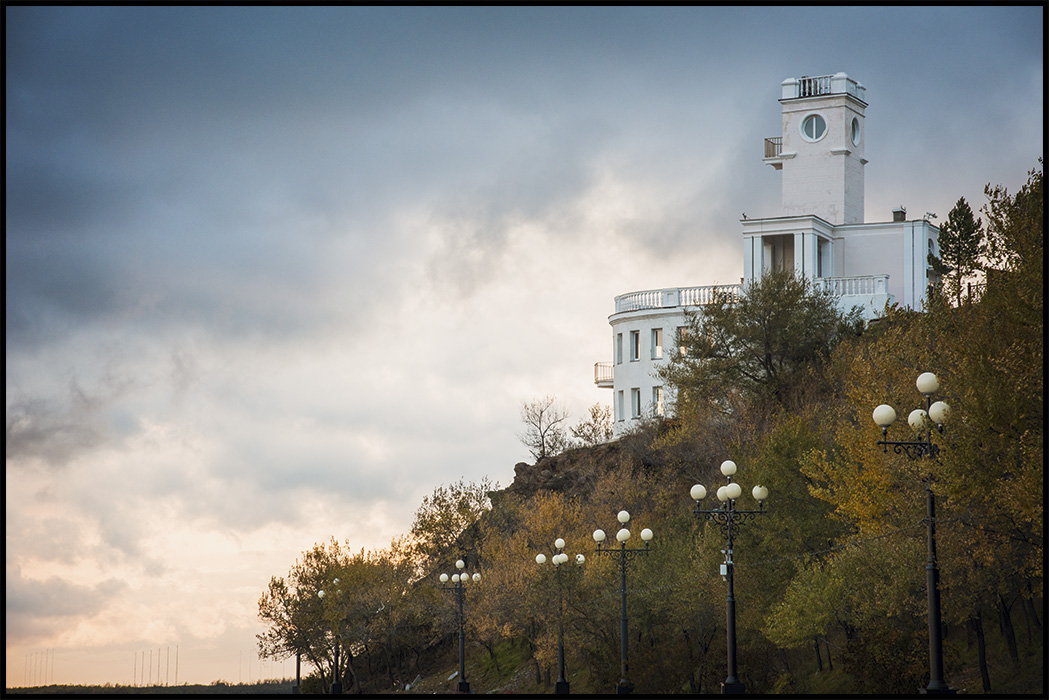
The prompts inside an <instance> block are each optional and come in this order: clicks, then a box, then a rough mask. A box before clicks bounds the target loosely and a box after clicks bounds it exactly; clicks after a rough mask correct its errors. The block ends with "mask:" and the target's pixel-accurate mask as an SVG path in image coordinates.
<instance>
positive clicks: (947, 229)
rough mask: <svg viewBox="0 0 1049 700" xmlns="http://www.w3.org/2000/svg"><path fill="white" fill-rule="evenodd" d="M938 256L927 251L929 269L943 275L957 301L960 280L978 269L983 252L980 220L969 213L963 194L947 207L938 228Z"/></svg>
mask: <svg viewBox="0 0 1049 700" xmlns="http://www.w3.org/2000/svg"><path fill="white" fill-rule="evenodd" d="M939 245H940V257H939V258H937V257H936V256H934V255H933V254H932V253H931V252H930V253H929V263H930V264H931V265H932V267H933V269H934V270H935V271H936V272H938V273H939V274H941V275H944V276H945V277H946V278H947V283H948V287H949V289H950V292H951V295H952V296H953V297H954V298H955V299H956V300H957V301H958V303H961V290H962V282H963V280H965V279H966V278H968V277H970V276H971V275H972V274H973V272H975V271H976V270H978V269H980V266H981V265H980V263H981V258H982V257H983V254H984V247H985V246H984V230H983V222H982V221H981V220H980V219H978V218H976V217H975V216H974V215H973V210H972V209H971V208H970V207H969V203H968V202H966V201H965V197H961V198H959V199H958V202H957V203H956V204H955V205H954V208H953V209H951V211H950V213H949V214H948V215H947V219H946V220H945V221H944V223H943V226H941V227H940V235H939Z"/></svg>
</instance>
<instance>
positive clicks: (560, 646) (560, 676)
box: [535, 537, 586, 695]
mask: <svg viewBox="0 0 1049 700" xmlns="http://www.w3.org/2000/svg"><path fill="white" fill-rule="evenodd" d="M554 548H555V549H557V554H555V555H553V556H552V557H550V562H551V563H552V564H553V565H554V576H555V578H557V683H555V684H554V694H555V695H568V681H567V680H566V679H565V628H564V619H563V616H564V594H563V593H562V589H561V565H562V564H567V563H568V555H567V554H565V553H564V552H562V551H561V550H563V549H564V548H565V541H564V540H563V539H561V538H560V537H558V538H557V539H556V540H554ZM585 561H586V557H584V556H583V555H582V554H577V555H575V563H576V566H582V565H583V563H584V562H585ZM535 563H536V564H539V565H540V566H542V565H543V564H545V563H546V555H545V554H542V553H540V554H536V555H535Z"/></svg>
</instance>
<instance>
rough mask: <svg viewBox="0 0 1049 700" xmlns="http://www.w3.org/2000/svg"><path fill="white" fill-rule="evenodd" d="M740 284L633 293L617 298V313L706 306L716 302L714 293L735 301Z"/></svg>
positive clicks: (673, 288) (670, 288)
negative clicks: (725, 295) (724, 295)
mask: <svg viewBox="0 0 1049 700" xmlns="http://www.w3.org/2000/svg"><path fill="white" fill-rule="evenodd" d="M740 289H741V287H740V285H738V284H711V285H705V286H702V287H669V288H667V289H650V290H646V291H644V292H631V293H629V294H620V295H619V296H617V297H616V313H617V314H621V313H627V312H630V311H644V310H649V309H672V308H674V307H678V306H705V305H707V304H709V303H710V302H712V301H713V300H714V293H715V292H721V293H722V294H727V295H728V296H729V300H730V301H735V300H736V298H737V297H738V296H739V293H740Z"/></svg>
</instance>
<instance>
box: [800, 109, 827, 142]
mask: <svg viewBox="0 0 1049 700" xmlns="http://www.w3.org/2000/svg"><path fill="white" fill-rule="evenodd" d="M826 133H827V121H826V120H825V119H824V118H823V117H821V116H820V115H818V114H810V115H809V116H807V117H805V118H804V119H802V120H801V136H802V138H804V139H805V140H806V141H819V140H820V139H821V138H823V135H824V134H826Z"/></svg>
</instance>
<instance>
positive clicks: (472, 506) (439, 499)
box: [410, 477, 496, 571]
mask: <svg viewBox="0 0 1049 700" xmlns="http://www.w3.org/2000/svg"><path fill="white" fill-rule="evenodd" d="M494 488H496V485H495V484H493V483H492V482H491V481H490V480H489V479H488V478H487V477H484V478H483V479H481V481H480V483H465V482H464V481H463V480H462V479H460V480H459V481H457V482H456V483H454V484H450V485H448V486H438V487H437V488H435V489H434V491H433V493H432V494H430V495H429V496H426V497H424V498H423V502H422V504H421V505H420V506H419V508H418V510H416V511H415V520H414V522H412V528H411V532H410V542H411V545H410V548H411V553H412V556H413V557H414V559H415V562H416V564H417V566H418V567H419V568H420V571H422V570H429V569H432V568H433V566H434V565H435V564H438V563H440V562H441V561H442V559H447V558H448V557H449V556H451V555H452V553H453V552H458V553H460V554H461V553H465V549H466V534H467V530H468V529H469V528H470V527H471V526H473V525H474V524H475V523H477V521H478V520H479V519H480V517H481V515H482V514H484V513H485V512H486V511H487V510H488V509H489V508H491V506H492V501H491V498H490V497H489V495H488V494H489V493H490V492H491V491H492V490H493V489H494ZM460 554H456V556H454V557H452V560H453V561H454V560H455V559H457V558H459V556H460Z"/></svg>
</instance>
